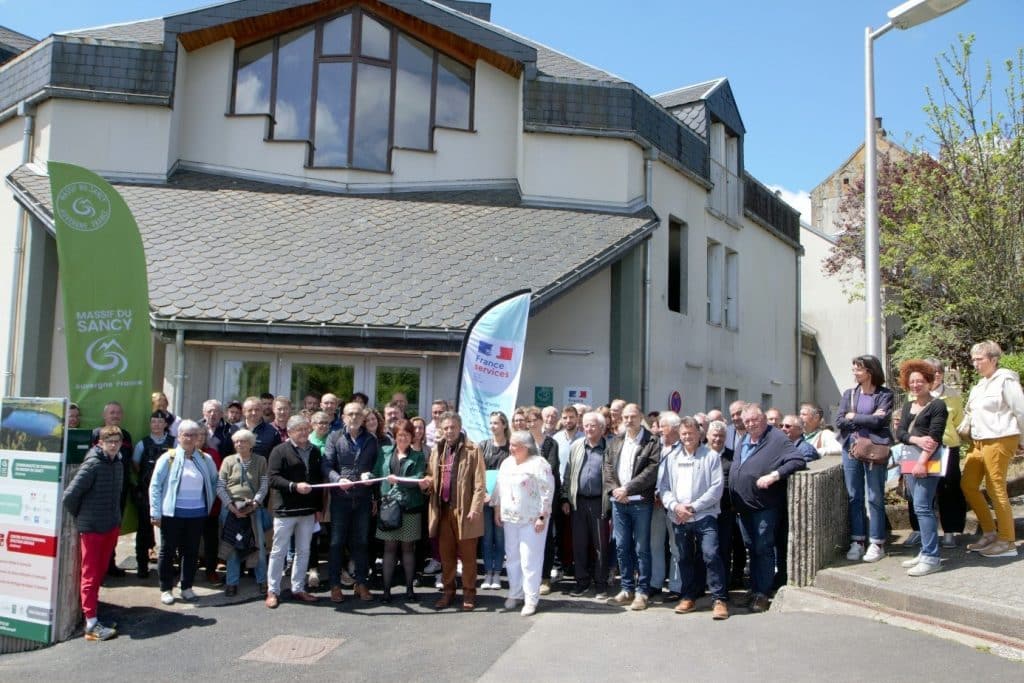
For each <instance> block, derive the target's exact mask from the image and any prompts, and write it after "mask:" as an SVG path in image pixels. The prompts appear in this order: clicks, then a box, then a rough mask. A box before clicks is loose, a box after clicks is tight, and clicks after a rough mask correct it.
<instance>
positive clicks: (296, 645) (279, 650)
mask: <svg viewBox="0 0 1024 683" xmlns="http://www.w3.org/2000/svg"><path fill="white" fill-rule="evenodd" d="M344 642H345V639H344V638H303V637H302V636H274V637H273V638H271V639H270V640H268V641H267V642H265V643H263V644H262V645H260V646H259V647H258V648H256V649H255V650H253V651H252V652H250V653H248V654H245V655H242V656H241V658H240V659H248V660H250V661H254V662H269V663H271V664H313V663H314V662H317V661H319V660H320V659H321V658H323V657H324V656H325V655H326V654H327V653H328V652H330V651H331V650H333V649H334V648H336V647H338V646H339V645H341V644H342V643H344Z"/></svg>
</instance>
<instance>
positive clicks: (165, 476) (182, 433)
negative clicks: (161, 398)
mask: <svg viewBox="0 0 1024 683" xmlns="http://www.w3.org/2000/svg"><path fill="white" fill-rule="evenodd" d="M203 429H204V428H203V427H200V426H199V424H198V423H196V422H193V421H192V420H182V422H181V424H180V425H179V427H178V446H177V448H175V449H173V450H170V451H167V452H166V453H164V454H163V455H161V456H160V459H159V460H157V461H156V467H155V468H154V469H153V479H152V480H151V481H150V484H149V518H150V520H151V522H152V524H153V526H155V527H159V529H160V560H159V565H160V602H162V603H163V604H165V605H173V604H174V594H173V593H172V592H171V589H172V588H174V582H175V578H176V577H175V574H174V558H175V557H176V556H177V555H178V554H180V555H181V573H180V577H177V578H180V581H181V598H182V600H189V601H191V600H195V599H196V594H195V592H194V591H193V590H192V584H193V582H194V581H195V575H196V568H197V565H198V560H199V558H198V555H199V540H200V539H201V538H202V535H203V526H204V525H205V523H206V517H207V515H208V514H209V513H210V510H211V509H212V508H213V502H214V500H215V499H216V493H215V489H216V486H217V466H216V464H214V462H213V458H211V457H210V456H209V455H207V454H206V453H203V452H202V451H201V450H199V448H198V444H199V439H200V437H201V434H200V432H202V431H203Z"/></svg>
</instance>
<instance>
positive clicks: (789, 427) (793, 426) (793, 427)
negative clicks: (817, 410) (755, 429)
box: [779, 422, 796, 429]
mask: <svg viewBox="0 0 1024 683" xmlns="http://www.w3.org/2000/svg"><path fill="white" fill-rule="evenodd" d="M779 426H780V427H782V428H783V429H795V428H796V425H788V424H786V423H785V422H783V423H782V424H781V425H779Z"/></svg>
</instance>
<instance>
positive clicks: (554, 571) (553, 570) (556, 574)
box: [549, 567, 563, 582]
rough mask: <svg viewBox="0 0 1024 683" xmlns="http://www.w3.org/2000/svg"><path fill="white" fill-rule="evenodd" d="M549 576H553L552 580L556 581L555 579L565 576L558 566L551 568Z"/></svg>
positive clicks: (558, 579) (559, 579)
mask: <svg viewBox="0 0 1024 683" xmlns="http://www.w3.org/2000/svg"><path fill="white" fill-rule="evenodd" d="M549 576H550V577H551V581H552V582H554V581H561V580H562V576H563V574H562V570H561V569H558V568H557V567H552V568H551V574H549Z"/></svg>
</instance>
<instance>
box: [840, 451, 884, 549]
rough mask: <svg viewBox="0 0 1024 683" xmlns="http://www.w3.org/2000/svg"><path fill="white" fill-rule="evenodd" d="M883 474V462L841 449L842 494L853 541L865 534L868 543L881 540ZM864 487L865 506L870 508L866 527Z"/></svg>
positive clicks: (861, 539) (882, 529) (882, 525)
mask: <svg viewBox="0 0 1024 683" xmlns="http://www.w3.org/2000/svg"><path fill="white" fill-rule="evenodd" d="M885 475H886V468H885V466H884V465H868V464H867V463H863V462H861V461H860V460H856V459H855V458H853V457H852V456H851V455H850V454H849V452H848V451H846V450H844V451H843V477H844V478H845V479H846V494H847V496H848V497H849V499H850V538H851V539H853V540H854V541H863V540H865V538H867V539H868V540H870V541H871V542H872V543H885V539H886V536H887V534H886V533H885ZM865 482H866V484H865ZM865 489H866V490H867V499H868V507H870V508H871V515H870V521H871V527H870V529H869V528H868V519H867V513H866V512H865V510H864V492H865ZM868 532H870V536H868Z"/></svg>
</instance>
